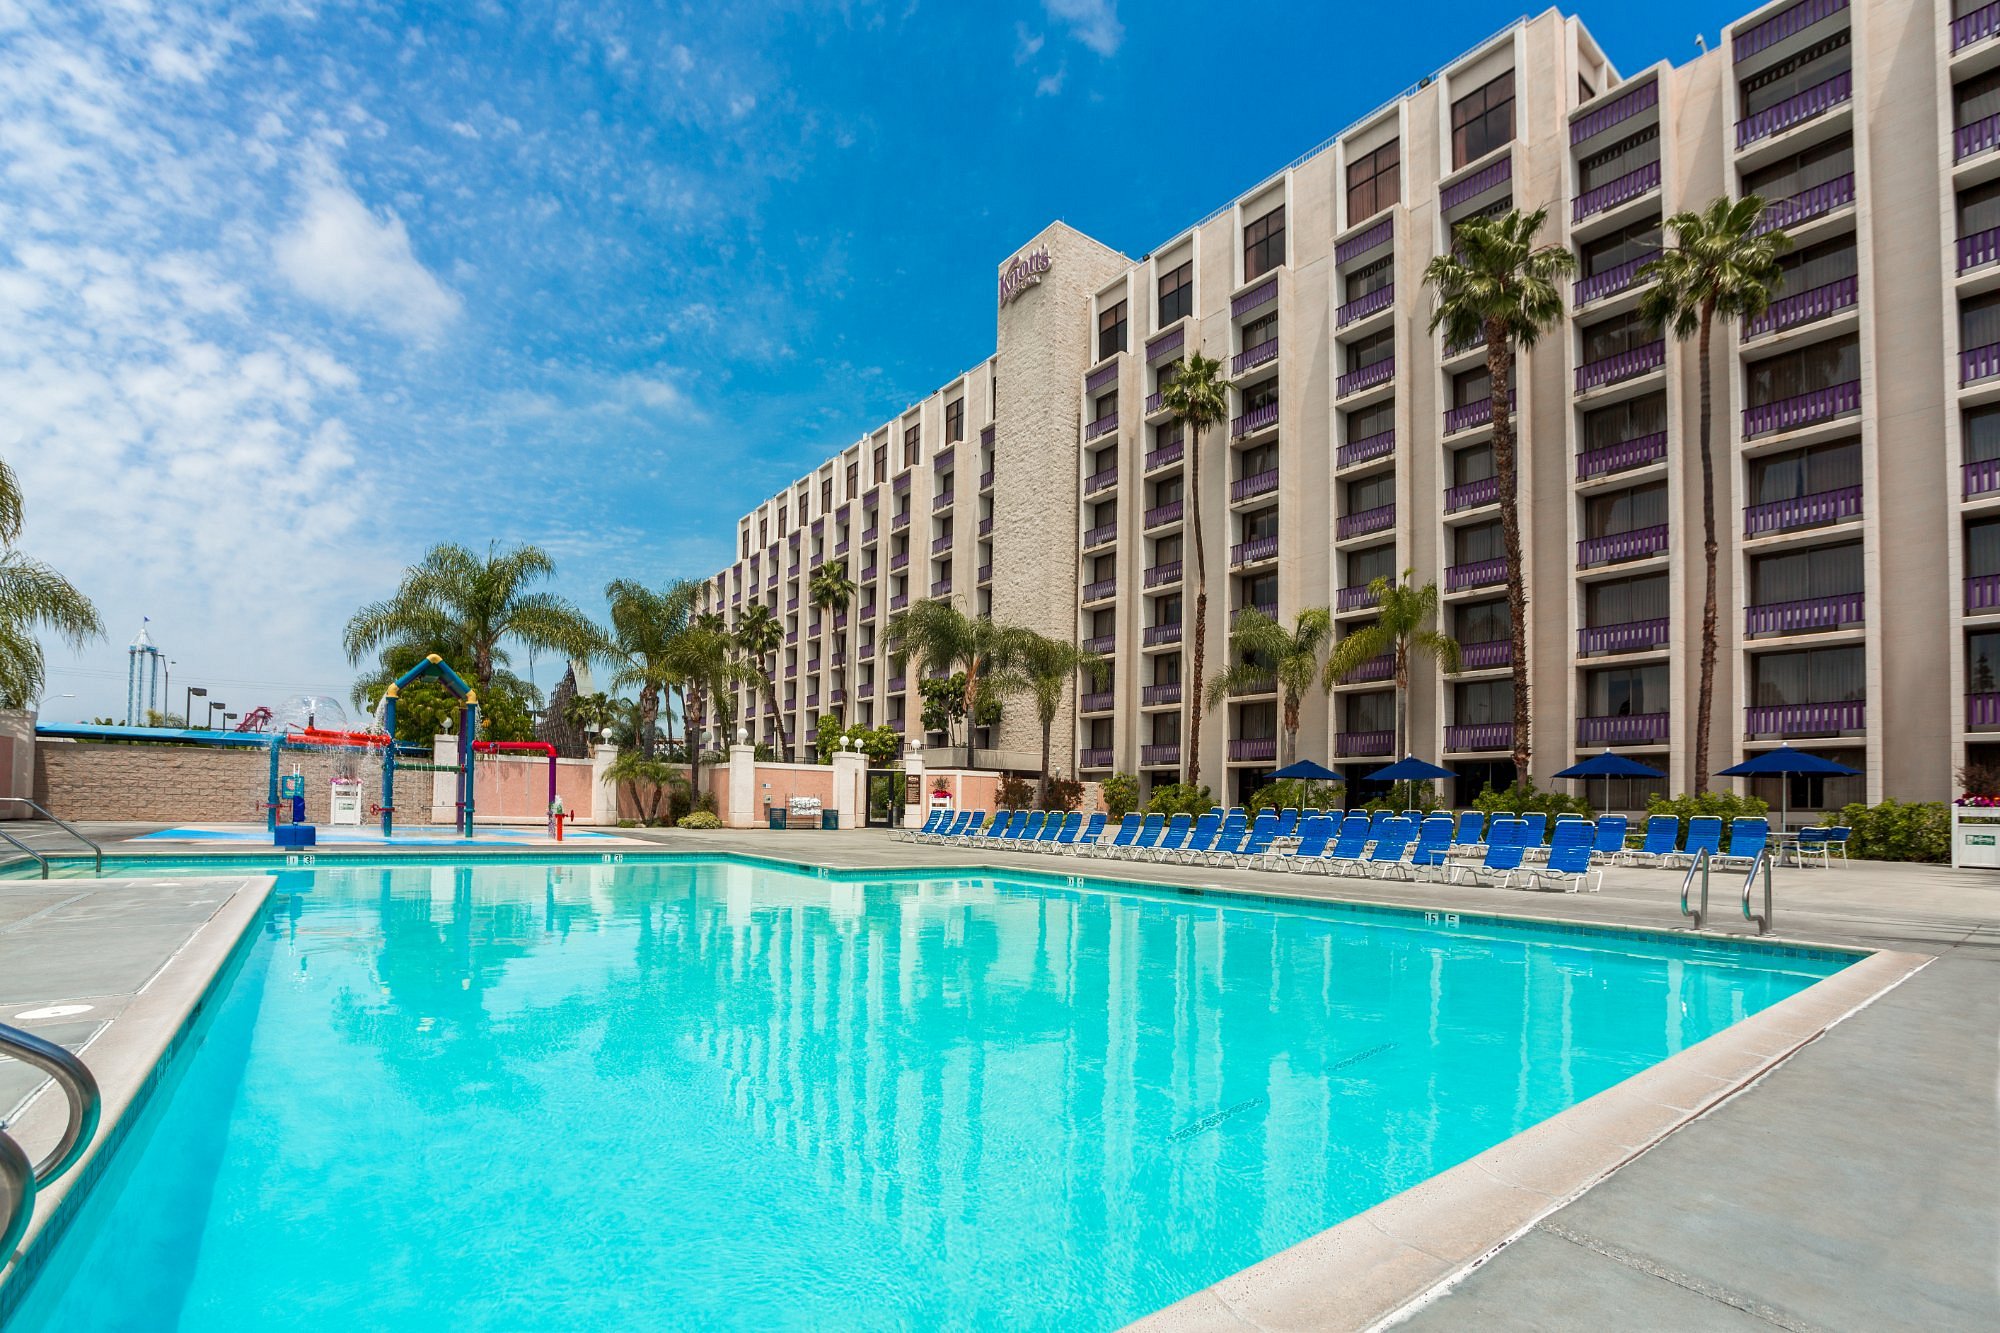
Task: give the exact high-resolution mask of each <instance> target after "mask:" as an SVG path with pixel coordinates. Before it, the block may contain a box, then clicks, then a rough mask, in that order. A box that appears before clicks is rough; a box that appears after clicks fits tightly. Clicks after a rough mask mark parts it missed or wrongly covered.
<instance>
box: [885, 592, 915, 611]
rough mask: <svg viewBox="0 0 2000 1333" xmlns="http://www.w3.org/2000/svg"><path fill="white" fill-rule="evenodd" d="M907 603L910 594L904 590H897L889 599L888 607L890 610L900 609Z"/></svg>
mask: <svg viewBox="0 0 2000 1333" xmlns="http://www.w3.org/2000/svg"><path fill="white" fill-rule="evenodd" d="M909 604H910V594H908V593H906V592H899V593H897V594H896V595H895V596H893V597H891V598H890V599H889V609H890V610H891V611H900V610H902V609H903V608H904V607H906V606H908V605H909Z"/></svg>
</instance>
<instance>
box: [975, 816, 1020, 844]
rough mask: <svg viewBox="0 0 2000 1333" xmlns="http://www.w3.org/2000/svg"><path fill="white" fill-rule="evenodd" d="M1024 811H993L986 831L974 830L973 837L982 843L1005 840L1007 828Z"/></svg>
mask: <svg viewBox="0 0 2000 1333" xmlns="http://www.w3.org/2000/svg"><path fill="white" fill-rule="evenodd" d="M1024 813H1025V812H1023V811H1020V810H1000V811H997V812H995V814H994V816H993V822H992V823H991V824H988V825H987V826H986V831H985V832H983V833H980V832H975V833H974V834H973V835H972V836H973V839H974V840H975V841H977V842H979V843H982V844H984V843H992V842H1005V841H1006V840H1007V830H1008V829H1009V828H1011V827H1012V826H1013V824H1014V821H1015V820H1016V819H1018V818H1021V817H1022V816H1023V814H1024Z"/></svg>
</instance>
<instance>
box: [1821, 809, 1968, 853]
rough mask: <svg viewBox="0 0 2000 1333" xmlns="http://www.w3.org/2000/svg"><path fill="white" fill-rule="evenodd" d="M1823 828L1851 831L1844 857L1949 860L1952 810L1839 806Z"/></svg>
mask: <svg viewBox="0 0 2000 1333" xmlns="http://www.w3.org/2000/svg"><path fill="white" fill-rule="evenodd" d="M1821 822H1822V823H1825V824H1845V825H1846V826H1847V827H1849V828H1851V829H1853V830H1854V832H1853V834H1852V835H1851V836H1850V837H1849V838H1848V840H1847V854H1848V855H1849V856H1852V857H1857V858H1859V859H1860V860H1863V861H1932V862H1941V861H1949V860H1951V807H1950V806H1948V805H1946V804H1945V803H1944V802H1943V801H1910V802H1903V801H1884V802H1882V804H1880V805H1862V804H1861V803H1860V802H1858V801H1857V802H1856V803H1854V804H1853V805H1846V806H1842V807H1841V809H1840V812H1839V814H1838V815H1834V814H1829V815H1827V817H1826V818H1825V819H1824V820H1822V821H1821Z"/></svg>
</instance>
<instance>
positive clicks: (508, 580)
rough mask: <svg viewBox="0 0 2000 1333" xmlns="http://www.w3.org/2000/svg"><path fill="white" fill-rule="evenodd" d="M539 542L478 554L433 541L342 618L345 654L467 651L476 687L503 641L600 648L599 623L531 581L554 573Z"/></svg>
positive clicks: (500, 657)
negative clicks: (398, 576)
mask: <svg viewBox="0 0 2000 1333" xmlns="http://www.w3.org/2000/svg"><path fill="white" fill-rule="evenodd" d="M555 568H556V567H555V562H554V561H553V560H551V559H549V556H548V553H547V552H546V551H544V550H542V548H541V547H539V546H515V547H509V548H507V549H504V550H503V549H501V548H500V547H499V546H498V545H493V546H489V547H488V548H487V551H486V556H485V558H484V559H482V558H480V557H479V556H477V555H475V554H473V553H472V552H471V551H469V550H467V549H466V548H465V547H463V546H459V545H457V544H455V543H446V544H444V545H441V546H433V547H432V548H431V549H430V550H429V551H427V552H425V554H424V558H423V560H422V561H420V562H419V563H417V564H415V565H412V566H410V568H408V569H407V570H405V571H403V581H402V583H401V584H400V585H398V587H397V589H396V592H395V594H394V595H393V596H391V597H390V598H388V599H387V600H386V601H380V602H371V603H369V604H368V605H367V606H364V607H362V608H361V609H360V610H359V611H356V612H355V613H354V615H353V617H352V618H351V619H350V620H349V621H348V622H347V634H346V648H347V658H348V661H350V662H352V663H354V664H356V665H359V664H360V662H361V659H362V658H363V657H365V656H367V655H368V653H369V652H370V651H372V650H377V649H382V648H386V647H388V646H389V645H391V644H402V645H406V646H409V647H415V648H422V649H423V651H425V652H434V653H437V654H439V655H440V656H442V657H444V658H445V659H446V660H447V661H450V660H452V652H451V650H452V649H462V650H463V652H464V653H465V654H466V656H464V657H460V658H458V659H457V660H459V661H466V660H467V658H468V657H469V659H470V664H471V667H472V677H473V685H474V687H475V688H477V689H478V691H479V692H480V693H481V694H484V693H486V692H487V690H488V689H489V688H491V686H492V684H493V678H494V673H495V672H496V671H498V670H500V669H501V668H502V667H504V666H505V665H506V664H507V660H508V658H507V653H506V650H505V649H504V648H503V646H502V645H503V644H505V643H507V642H509V641H512V642H514V643H520V644H526V645H527V646H528V647H529V648H530V649H537V648H538V649H542V650H544V651H548V652H556V653H561V654H562V655H564V656H565V657H573V658H583V659H589V658H592V657H596V656H600V655H602V654H603V653H604V651H605V649H606V640H605V637H604V631H602V630H601V629H599V628H598V627H597V626H596V625H594V624H592V623H591V621H590V618H589V617H588V616H586V615H584V614H583V612H581V611H579V610H578V609H577V608H576V607H574V606H572V605H571V604H570V603H569V602H568V601H566V600H564V599H563V598H561V597H558V596H557V595H556V594H554V593H552V592H538V591H535V590H534V585H535V584H537V583H540V582H542V581H543V580H544V579H548V578H551V577H553V576H554V574H555Z"/></svg>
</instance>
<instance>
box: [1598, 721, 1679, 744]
mask: <svg viewBox="0 0 2000 1333" xmlns="http://www.w3.org/2000/svg"><path fill="white" fill-rule="evenodd" d="M1668 731H1669V729H1668V726H1667V715H1666V714H1665V713H1617V714H1614V715H1612V716H1610V717H1580V718H1578V719H1577V720H1576V743H1577V744H1578V745H1651V744H1654V743H1656V742H1658V741H1663V740H1666V739H1667V736H1668Z"/></svg>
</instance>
